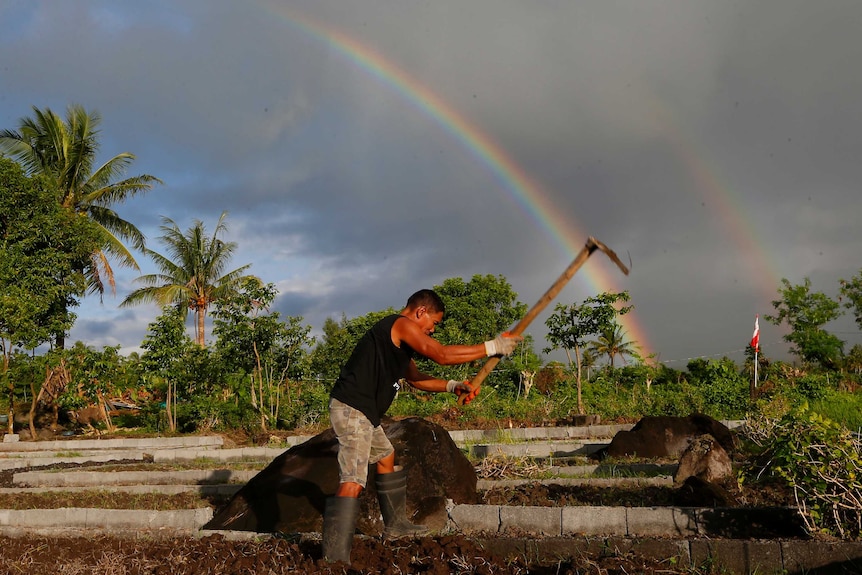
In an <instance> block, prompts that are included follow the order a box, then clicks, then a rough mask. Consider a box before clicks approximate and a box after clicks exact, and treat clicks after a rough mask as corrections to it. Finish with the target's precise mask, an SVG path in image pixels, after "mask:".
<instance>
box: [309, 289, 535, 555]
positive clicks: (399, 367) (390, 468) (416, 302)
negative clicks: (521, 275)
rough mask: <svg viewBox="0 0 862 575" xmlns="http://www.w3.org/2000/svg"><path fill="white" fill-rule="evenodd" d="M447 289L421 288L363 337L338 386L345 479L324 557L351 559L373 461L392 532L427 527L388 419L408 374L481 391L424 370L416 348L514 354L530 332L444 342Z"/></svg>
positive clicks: (437, 355)
mask: <svg viewBox="0 0 862 575" xmlns="http://www.w3.org/2000/svg"><path fill="white" fill-rule="evenodd" d="M444 312H445V305H444V304H443V300H441V299H440V296H439V295H437V293H435V292H434V291H432V290H428V289H424V290H420V291H418V292H416V293H414V294H413V295H412V296H410V298H409V299H408V300H407V305H406V306H405V307H404V309H403V310H401V312H400V313H398V314H393V315H390V316H387V317H385V318H383V319H382V320H380V321H379V322H377V323H376V324H375V325H374V326H373V327H372V328H371V329H370V330H368V332H367V333H366V334H365V335H364V336H362V338H361V339H360V340H359V342H358V343H357V344H356V347H355V348H354V350H353V353H352V354H351V355H350V358H349V359H348V360H347V363H345V364H344V366H343V367H342V368H341V375H339V377H338V380H337V381H336V382H335V386H334V387H333V388H332V392H331V398H330V401H329V414H330V420H331V422H332V428H333V429H334V430H335V434H336V436H337V437H338V469H339V477H340V483H339V486H338V491H337V492H336V493H335V496H334V497H330V498H328V499H327V500H326V510H325V512H324V517H323V556H324V558H325V559H326V560H327V561H344V562H345V563H349V562H350V550H351V548H352V546H353V531H354V528H355V524H356V517H357V515H358V514H359V499H358V498H359V494H360V493H361V492H362V489H363V488H364V487H365V485H366V480H367V475H368V465H369V464H371V463H376V464H377V479H376V484H377V492H378V498H379V501H380V510H381V513H382V514H383V522H384V525H385V529H384V532H383V535H384V537H387V538H391V537H400V536H404V535H410V534H415V533H419V532H423V531H425V527H424V526H421V525H413V524H412V523H410V522H409V521H408V520H407V517H406V513H405V509H406V502H407V493H406V489H407V474H406V471H405V470H404V469H402V468H401V467H400V466H396V465H395V449H394V448H393V447H392V444H391V443H390V442H389V439H388V438H387V437H386V434H385V433H384V432H383V428H382V427H381V425H380V419H381V417H383V415H384V414H385V413H386V410H388V409H389V406H390V405H391V404H392V401H393V400H394V399H395V393H396V392H397V391H398V382H399V380H401V379H405V380H407V381H408V382H409V383H410V384H411V385H413V386H414V387H416V388H417V389H421V390H423V391H432V392H443V391H446V392H449V393H455V394H456V395H459V396H460V395H463V394H468V395H467V398H466V400H467V401H469V400H471V399H472V398H473V397H474V396H475V394H476V393H477V392H478V390H473V388H472V387H471V386H470V384H469V383H467V382H460V381H454V380H450V381H446V380H443V379H436V378H434V377H433V376H430V375H426V374H424V373H422V372H420V371H419V370H418V369H417V367H416V363H415V362H414V361H413V357H414V356H415V355H421V356H423V357H426V358H428V359H430V360H432V361H434V362H435V363H437V364H439V365H455V364H459V363H467V362H470V361H474V360H477V359H480V358H483V357H490V356H493V355H509V354H510V353H512V351H513V350H514V349H515V347H516V346H517V345H518V342H520V341H521V340H522V339H523V338H522V337H520V336H511V335H509V334H503V335H500V336H497V337H496V338H495V339H492V340H489V341H486V342H485V343H480V344H477V345H442V344H441V343H440V342H438V341H437V340H435V339H433V338H432V337H431V334H433V333H434V328H435V327H436V326H437V324H439V323H440V322H441V321H442V320H443V314H444Z"/></svg>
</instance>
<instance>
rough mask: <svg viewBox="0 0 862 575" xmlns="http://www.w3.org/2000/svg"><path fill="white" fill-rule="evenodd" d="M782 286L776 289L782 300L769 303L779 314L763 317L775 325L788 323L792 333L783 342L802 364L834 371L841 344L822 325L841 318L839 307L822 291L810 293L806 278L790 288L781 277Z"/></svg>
mask: <svg viewBox="0 0 862 575" xmlns="http://www.w3.org/2000/svg"><path fill="white" fill-rule="evenodd" d="M781 284H782V286H783V287H782V288H781V289H779V290H778V293H779V294H780V296H781V298H780V299H777V300H774V301H773V302H772V307H774V308H775V309H776V310H777V311H778V313H777V314H775V315H766V316H764V317H765V318H766V320H767V321H769V322H770V323H772V324H774V325H781V323H782V322H787V324H788V325H789V326H790V330H791V331H790V333H789V334H787V335H786V336H784V341H786V342H788V343H790V344H791V345H792V346H793V347H792V348H791V351H792V352H793V353H794V354H795V355H797V356H799V357H800V358H801V359H802V360H803V361H806V362H811V363H817V364H819V365H820V366H822V367H825V368H828V369H835V368H836V367H837V366H838V363H839V361H840V359H841V355H842V354H843V349H844V342H842V341H841V340H840V339H838V338H837V337H836V336H834V335H832V334H831V333H829V332H827V331H826V330H824V329H823V327H822V326H823V325H824V324H826V323H828V322H830V321H833V320H836V319H838V318H839V317H841V315H842V312H841V308H840V305H839V304H838V302H836V301H834V300H832V299H831V298H829V296H827V295H826V294H824V293H822V292H812V291H811V280H810V279H808V278H805V281H804V282H803V283H802V285H795V286H794V285H791V284H790V282H789V281H788V280H787V279H784V278H783V279H782V280H781Z"/></svg>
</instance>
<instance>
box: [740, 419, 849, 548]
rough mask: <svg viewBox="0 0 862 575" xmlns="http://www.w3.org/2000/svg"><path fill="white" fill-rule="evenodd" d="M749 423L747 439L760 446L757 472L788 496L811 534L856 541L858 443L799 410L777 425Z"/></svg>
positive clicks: (752, 472) (831, 423) (836, 427)
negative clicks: (780, 484)
mask: <svg viewBox="0 0 862 575" xmlns="http://www.w3.org/2000/svg"><path fill="white" fill-rule="evenodd" d="M772 423H773V422H770V421H763V420H761V421H751V422H750V425H749V426H748V427H749V430H748V431H747V434H748V437H749V438H751V439H752V440H753V441H754V442H755V443H757V444H759V445H761V446H762V451H761V453H760V459H759V461H761V462H764V463H761V464H760V466H759V468H758V467H754V468H752V469H750V470H748V474H747V475H748V477H749V478H751V477H761V476H772V477H777V478H780V479H782V480H784V481H785V482H786V483H787V484H788V485H789V486H790V487H791V488H792V489H793V492H794V495H795V497H796V501H797V507H798V510H799V513H800V515H801V517H802V518H803V520H804V521H805V525H806V527H807V528H808V529H809V531H811V532H819V533H825V534H828V535H834V536H838V537H841V538H843V539H858V538H859V537H860V535H862V443H860V440H859V439H858V438H857V437H856V436H855V435H854V434H853V433H851V432H850V431H849V430H848V429H847V428H845V427H843V426H841V425H839V424H838V423H836V422H834V421H832V420H830V419H827V418H825V417H822V416H821V415H819V414H818V413H815V412H813V411H811V410H810V409H809V408H808V406H807V405H804V404H803V405H802V406H800V407H799V408H797V409H795V410H794V411H791V412H789V413H788V414H786V415H785V416H784V417H782V418H781V419H780V420H778V421H777V422H774V425H773V424H772Z"/></svg>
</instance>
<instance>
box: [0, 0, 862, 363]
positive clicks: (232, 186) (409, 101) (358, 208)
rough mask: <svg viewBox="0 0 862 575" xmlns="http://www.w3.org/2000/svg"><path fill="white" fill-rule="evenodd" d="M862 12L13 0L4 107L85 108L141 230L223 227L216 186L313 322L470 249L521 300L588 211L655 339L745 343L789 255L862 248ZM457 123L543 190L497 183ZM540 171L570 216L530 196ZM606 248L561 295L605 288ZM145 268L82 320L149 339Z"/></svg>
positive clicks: (584, 224) (833, 281) (487, 2)
mask: <svg viewBox="0 0 862 575" xmlns="http://www.w3.org/2000/svg"><path fill="white" fill-rule="evenodd" d="M860 18H862V5H860V4H858V3H855V2H840V1H837V0H834V1H826V2H818V3H810V2H802V1H785V0H781V1H779V0H771V1H766V2H758V3H742V4H729V3H717V2H706V1H694V2H692V1H682V0H680V1H671V2H666V1H643V0H639V1H634V0H633V1H630V2H599V3H585V2H562V3H561V2H531V3H523V2H519V1H518V2H516V1H509V0H493V1H492V0H476V1H473V2H469V3H463V2H450V1H442V2H426V3H393V2H389V1H383V0H380V1H378V0H361V1H357V2H350V3H345V2H336V1H324V0H314V1H310V0H309V1H306V0H295V1H281V0H279V1H272V2H268V1H263V0H261V1H257V2H246V3H241V4H240V3H235V2H226V1H207V2H203V1H186V2H182V3H175V2H148V3H140V2H132V1H120V2H117V1H113V2H99V1H93V2H88V3H83V4H82V3H75V4H74V5H73V4H67V3H53V2H52V3H49V2H11V3H5V4H3V5H0V81H2V85H3V91H2V93H0V126H2V127H4V128H7V127H8V128H14V127H16V126H17V120H18V118H20V117H22V116H25V115H28V114H29V113H30V107H31V106H32V105H36V106H40V107H45V106H50V107H52V108H54V109H55V110H57V111H62V110H63V109H64V108H65V107H66V106H67V105H68V104H70V103H73V102H77V103H81V104H83V105H85V106H86V107H87V108H88V109H96V110H98V111H99V112H101V114H102V116H103V132H102V150H103V151H104V152H105V153H106V154H108V153H110V154H115V153H118V152H120V151H131V152H133V153H135V154H136V155H137V158H138V159H137V161H136V162H135V164H134V165H133V167H132V173H135V174H137V173H149V174H153V175H156V176H158V177H159V178H161V179H163V180H164V182H165V185H164V186H159V187H157V188H156V189H154V190H153V191H152V192H150V193H148V194H146V195H144V196H142V197H139V198H135V199H133V200H132V201H130V202H128V203H127V204H125V205H123V206H119V207H118V210H119V212H120V214H121V215H122V216H123V217H126V218H127V219H129V220H130V221H132V222H134V223H135V224H136V225H138V227H140V228H141V229H142V231H144V233H145V234H146V235H147V237H148V239H149V242H150V244H149V247H150V248H152V249H154V250H156V251H159V252H162V251H163V246H161V245H160V244H159V242H158V236H159V235H161V232H160V230H159V226H160V225H161V223H162V221H161V216H168V217H170V218H172V219H173V220H174V221H175V222H176V223H177V225H178V226H179V227H180V228H181V229H186V228H188V227H189V226H190V225H191V224H192V222H193V220H195V219H198V220H201V221H203V222H204V223H205V224H206V225H207V228H208V229H209V230H212V229H213V226H214V225H215V223H216V221H217V218H218V216H219V215H220V214H221V213H222V211H227V212H228V214H229V215H228V220H227V222H228V228H229V234H228V236H227V237H226V238H225V239H228V240H230V241H236V242H237V243H238V246H239V249H238V252H237V254H236V257H235V260H234V264H235V266H239V265H242V264H246V263H251V264H252V268H251V272H252V273H255V274H257V275H259V276H261V277H262V278H263V279H264V281H267V282H273V283H275V284H276V285H277V286H278V287H279V289H280V292H281V295H280V297H279V299H278V302H277V306H276V307H277V309H278V310H279V311H281V312H282V313H287V314H290V315H303V316H305V317H306V319H307V321H309V323H310V324H311V325H312V326H313V327H314V328H315V329H319V327H320V326H321V325H322V321H323V319H325V318H326V317H334V318H336V319H338V318H340V317H341V314H342V313H346V314H348V316H355V315H360V314H363V313H367V312H368V311H372V310H376V309H380V308H383V307H387V306H394V307H398V306H400V305H402V304H403V300H404V299H405V298H406V296H407V295H409V293H410V292H412V291H413V290H414V289H418V288H420V287H428V286H431V285H435V284H439V283H442V281H443V280H445V279H446V278H449V277H464V278H468V279H469V278H470V277H471V276H472V275H474V274H492V275H503V276H505V277H506V278H507V279H508V280H509V281H510V283H511V284H512V285H513V287H514V288H515V290H516V291H517V292H518V293H519V294H520V297H521V300H522V301H524V302H525V303H527V304H528V305H530V304H532V303H534V301H535V300H536V299H538V297H539V296H540V295H541V294H542V293H543V292H544V290H545V289H546V288H547V287H548V285H549V284H550V283H551V282H552V281H553V280H554V279H555V278H556V277H557V275H558V274H559V273H560V272H561V271H562V269H563V268H564V267H565V266H566V265H567V264H568V262H569V260H570V259H571V257H572V256H573V253H572V252H573V251H576V250H577V249H578V248H580V246H581V242H582V241H583V240H585V239H586V235H589V234H592V235H595V236H596V237H598V238H599V239H600V240H602V241H604V242H605V243H607V244H608V245H610V246H611V247H612V248H614V249H616V250H617V251H618V252H620V254H624V255H625V257H626V258H628V257H631V260H632V264H633V269H632V274H631V275H630V276H629V277H628V278H623V277H622V276H620V275H619V274H618V273H617V272H616V271H615V270H612V271H610V272H608V271H607V268H602V269H603V270H605V275H608V276H609V277H611V278H612V279H613V282H614V285H615V286H617V287H618V288H620V289H628V290H629V291H630V292H631V294H632V297H633V303H634V304H635V306H636V312H635V315H636V319H637V323H638V324H639V326H640V328H641V331H642V332H643V334H644V335H645V336H646V337H648V338H649V342H648V343H649V344H650V345H651V346H652V347H653V348H654V350H655V351H658V352H660V354H661V358H662V359H663V360H668V361H671V360H672V361H678V360H681V358H687V357H691V356H695V355H706V356H708V355H712V354H721V353H729V354H731V357H734V358H735V359H737V360H739V359H741V357H742V356H741V353H739V351H738V350H739V349H741V348H742V347H743V346H744V344H745V342H746V341H747V338H748V337H750V331H751V327H752V326H751V324H752V322H753V318H752V316H753V314H754V313H760V314H761V315H762V314H764V313H768V312H769V311H771V306H770V300H771V299H774V297H776V296H777V289H778V287H779V285H778V282H779V281H780V279H781V278H782V277H787V278H788V279H790V281H791V282H793V283H799V282H801V281H802V280H803V278H804V277H807V276H811V277H812V281H814V282H815V285H814V287H815V289H818V290H822V291H825V292H827V293H830V294H834V293H835V292H837V282H838V279H839V278H840V277H845V278H848V277H851V276H853V275H855V274H856V273H858V271H859V269H860V267H862V264H860V261H859V257H858V253H859V248H860V234H859V232H858V225H857V222H856V219H857V217H858V216H857V213H858V209H855V208H856V206H858V200H857V199H856V198H857V197H858V186H859V182H860V181H862V177H860V176H862V163H860V162H859V161H858V159H857V156H858V153H857V152H858V150H859V149H860V148H862V141H860V140H862V125H860V124H862V119H860V115H859V114H858V112H857V110H858V102H859V101H862V76H860V75H859V74H858V72H857V68H858V62H859V61H860V59H862V42H860V41H859V39H858V33H857V28H858V22H859V21H860ZM302 19H310V21H313V22H315V25H316V26H317V28H316V29H314V30H310V29H309V28H307V27H305V26H304V25H302V24H298V23H297V22H298V21H300V20H302ZM82 30H86V33H81V31H82ZM334 31H337V32H338V33H339V34H343V35H344V36H343V37H346V38H350V40H351V41H352V42H354V43H355V44H354V45H356V46H362V47H364V49H368V50H372V51H373V52H374V53H375V54H377V55H379V56H380V57H382V58H383V59H385V60H387V61H388V62H389V63H390V64H391V65H393V66H396V67H397V68H398V69H399V70H400V71H401V73H403V74H405V75H406V76H402V80H404V78H406V77H409V80H406V81H404V83H402V84H400V85H397V84H393V83H392V78H391V77H389V78H387V77H381V76H380V75H379V72H380V70H378V71H377V73H375V72H374V71H372V70H370V69H369V61H368V60H366V61H362V60H361V59H357V58H351V57H350V56H349V55H346V54H345V52H346V51H349V50H346V48H345V46H344V45H341V46H339V45H338V44H337V42H335V43H333V42H331V41H330V39H327V38H326V35H327V34H328V33H332V32H334ZM332 38H338V37H337V36H332ZM384 76H385V73H384ZM420 85H421V86H422V87H423V88H424V89H425V90H428V91H429V93H432V94H433V95H434V96H435V97H436V98H439V102H443V103H444V104H445V106H448V107H449V108H450V109H451V110H453V111H455V112H456V113H457V114H458V115H460V116H461V117H462V118H463V119H464V121H465V122H466V123H467V124H468V125H465V126H460V127H458V128H457V129H456V128H455V127H453V126H451V125H449V126H447V125H446V122H445V121H443V120H442V119H441V117H440V116H439V115H438V116H435V115H434V113H433V112H434V110H431V111H430V112H429V109H428V108H427V106H428V105H429V104H428V102H426V101H423V100H421V98H419V96H418V94H419V93H420V91H419V90H418V88H417V87H418V86H420ZM411 90H413V91H412V92H411ZM459 130H462V131H461V132H459ZM468 132H469V133H471V134H473V135H475V134H481V135H482V136H483V137H484V138H485V140H484V141H487V142H493V144H494V145H496V146H499V148H500V150H502V151H503V153H504V154H505V155H506V156H507V158H508V159H509V160H511V161H512V162H513V163H514V165H517V167H518V169H520V170H523V171H524V173H526V174H528V176H529V177H531V178H533V179H534V180H535V181H536V182H537V184H538V185H539V187H540V189H538V190H515V189H513V188H512V187H511V182H507V181H506V177H507V176H510V174H509V175H507V174H502V175H501V174H500V173H494V170H493V169H492V168H493V166H490V165H489V164H488V163H487V158H485V157H483V153H485V152H487V150H481V149H477V147H476V142H475V141H472V143H471V142H470V141H467V140H465V139H464V138H465V134H466V133H468ZM518 194H522V197H520V198H519V197H517V196H518ZM530 194H533V195H532V196H530ZM536 194H539V195H542V196H543V198H544V201H545V202H546V203H545V205H547V206H549V207H548V209H549V210H551V211H552V212H553V215H554V216H557V217H559V220H558V221H561V222H565V223H564V224H563V225H564V226H565V227H567V229H565V230H560V229H557V230H554V229H551V228H550V227H549V226H548V224H547V219H548V215H549V214H547V213H545V214H541V213H539V214H538V215H537V214H534V213H530V211H531V209H532V208H534V207H535V204H534V205H532V206H530V205H529V203H530V202H531V201H534V200H535V197H536ZM559 233H569V234H570V237H569V238H568V242H569V245H568V246H567V247H566V248H563V247H562V246H561V245H560V243H559V242H558V239H557V234H559ZM579 235H583V236H584V237H583V239H581V238H579V237H578V236H579ZM140 259H141V264H142V266H143V267H144V270H143V271H144V273H148V272H150V271H151V270H149V269H148V265H149V263H148V262H147V261H146V259H145V258H143V256H142V257H141V258H140ZM598 265H602V266H604V265H606V262H602V263H599V262H592V261H591V262H589V264H588V266H587V267H586V268H585V269H584V270H583V271H582V272H581V273H580V274H579V276H578V277H576V278H575V280H573V282H572V283H571V285H570V286H567V288H566V290H564V292H563V293H562V294H561V296H560V298H561V300H562V301H566V302H567V303H570V302H573V301H576V300H580V299H583V298H584V297H587V296H589V295H594V293H593V290H595V289H596V288H597V287H602V286H597V284H596V278H597V277H598V273H597V272H596V271H595V270H593V267H595V266H598ZM137 275H138V274H137V272H132V271H127V270H124V271H121V272H120V276H119V278H118V280H119V284H118V297H117V298H113V299H112V298H106V300H105V303H104V304H103V305H99V304H98V303H97V302H90V301H85V303H84V305H83V306H82V308H81V309H80V310H79V312H80V313H79V315H80V319H79V321H78V324H77V325H76V328H75V332H74V333H73V336H77V337H81V338H84V339H86V340H88V341H91V342H92V343H94V344H100V343H102V342H109V341H117V342H122V343H123V344H124V345H127V346H130V347H134V346H137V345H139V343H140V340H141V338H142V335H141V334H142V333H143V330H144V329H145V327H146V324H147V323H148V322H149V321H152V319H153V318H154V317H155V315H156V313H157V312H156V311H155V310H153V309H150V308H147V307H141V308H135V309H134V310H132V311H133V313H132V314H131V315H129V312H128V311H127V310H120V311H118V310H117V308H116V305H117V303H118V302H119V301H121V299H122V298H123V297H124V296H125V294H126V293H128V290H130V289H132V288H133V287H135V284H133V283H132V280H133V279H134V278H135V277H136V276H137ZM603 287H608V286H603ZM121 314H122V315H121ZM543 319H544V318H540V320H537V324H536V325H537V327H536V328H535V329H536V330H539V329H540V325H539V324H540V323H541V321H543ZM851 323H852V322H851ZM761 329H762V338H763V339H762V341H768V340H769V339H770V338H772V343H773V344H774V345H775V347H772V348H770V351H769V353H774V355H780V354H781V353H783V349H786V346H784V344H783V343H782V342H781V340H780V336H781V332H780V330H778V329H777V328H773V327H772V326H769V325H767V324H765V323H764V322H761ZM536 335H537V340H539V338H540V337H541V335H540V334H539V333H538V331H537V333H536ZM91 338H92V339H91ZM541 345H542V344H541V343H540V344H539V345H538V346H541ZM772 350H774V351H772Z"/></svg>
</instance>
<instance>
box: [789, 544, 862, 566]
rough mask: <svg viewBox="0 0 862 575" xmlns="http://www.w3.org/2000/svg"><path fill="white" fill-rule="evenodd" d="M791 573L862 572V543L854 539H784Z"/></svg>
mask: <svg viewBox="0 0 862 575" xmlns="http://www.w3.org/2000/svg"><path fill="white" fill-rule="evenodd" d="M781 553H782V555H783V557H784V569H785V571H786V572H789V573H807V572H810V571H815V570H816V571H817V572H818V573H862V545H860V544H859V543H858V542H852V541H835V542H833V541H782V542H781Z"/></svg>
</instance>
